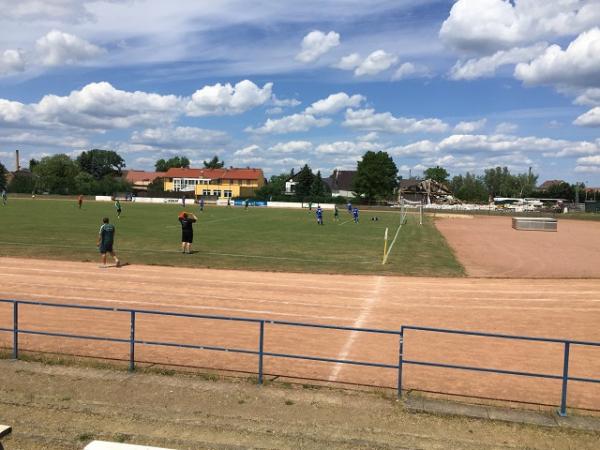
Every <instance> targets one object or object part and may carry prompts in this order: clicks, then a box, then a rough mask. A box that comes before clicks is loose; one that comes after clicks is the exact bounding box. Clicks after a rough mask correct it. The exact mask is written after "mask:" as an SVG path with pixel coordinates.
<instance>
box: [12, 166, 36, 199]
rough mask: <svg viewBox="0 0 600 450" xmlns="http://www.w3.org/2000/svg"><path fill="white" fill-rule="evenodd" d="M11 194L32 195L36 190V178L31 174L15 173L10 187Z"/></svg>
mask: <svg viewBox="0 0 600 450" xmlns="http://www.w3.org/2000/svg"><path fill="white" fill-rule="evenodd" d="M8 190H9V191H10V192H19V193H22V194H31V193H32V192H33V191H34V190H35V180H34V176H33V174H32V173H30V172H24V171H22V170H21V171H19V172H15V174H14V176H13V178H12V180H10V183H9V185H8Z"/></svg>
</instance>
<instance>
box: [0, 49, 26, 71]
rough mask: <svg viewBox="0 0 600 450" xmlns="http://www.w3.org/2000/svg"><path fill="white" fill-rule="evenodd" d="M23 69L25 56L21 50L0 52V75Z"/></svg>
mask: <svg viewBox="0 0 600 450" xmlns="http://www.w3.org/2000/svg"><path fill="white" fill-rule="evenodd" d="M24 70H25V58H24V56H23V52H22V51H21V50H4V52H3V53H2V54H0V75H4V74H10V73H13V72H23V71H24Z"/></svg>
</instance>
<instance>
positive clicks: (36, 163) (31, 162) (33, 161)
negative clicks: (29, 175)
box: [29, 158, 40, 172]
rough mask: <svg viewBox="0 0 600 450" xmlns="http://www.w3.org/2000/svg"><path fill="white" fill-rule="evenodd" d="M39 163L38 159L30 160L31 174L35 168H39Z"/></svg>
mask: <svg viewBox="0 0 600 450" xmlns="http://www.w3.org/2000/svg"><path fill="white" fill-rule="evenodd" d="M39 163H40V162H39V161H38V160H37V159H35V158H31V159H30V160H29V170H30V171H31V172H33V168H34V167H35V166H37V165H38V164H39Z"/></svg>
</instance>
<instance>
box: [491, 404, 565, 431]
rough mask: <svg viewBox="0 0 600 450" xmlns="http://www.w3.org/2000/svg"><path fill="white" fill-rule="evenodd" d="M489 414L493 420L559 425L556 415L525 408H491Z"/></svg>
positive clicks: (545, 425) (544, 425) (547, 425)
mask: <svg viewBox="0 0 600 450" xmlns="http://www.w3.org/2000/svg"><path fill="white" fill-rule="evenodd" d="M489 416H490V419H492V420H503V421H505V422H514V423H526V424H529V425H538V426H543V427H556V426H558V423H557V422H556V416H555V415H551V414H549V413H543V412H536V411H527V410H524V409H511V408H489Z"/></svg>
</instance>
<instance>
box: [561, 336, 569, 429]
mask: <svg viewBox="0 0 600 450" xmlns="http://www.w3.org/2000/svg"><path fill="white" fill-rule="evenodd" d="M570 347H571V343H570V342H565V359H564V362H563V377H562V395H561V398H560V411H558V415H559V416H561V417H566V416H567V383H568V382H569V350H570Z"/></svg>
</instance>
